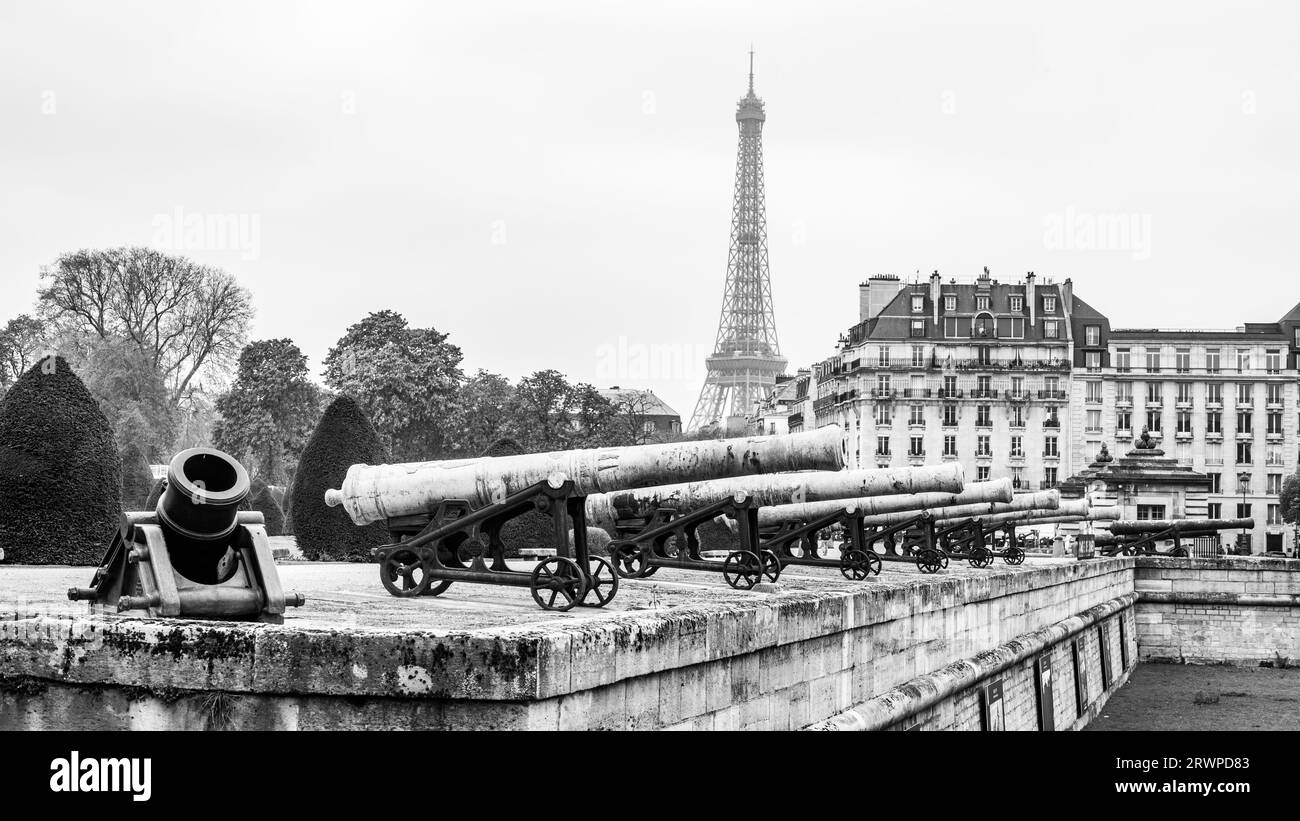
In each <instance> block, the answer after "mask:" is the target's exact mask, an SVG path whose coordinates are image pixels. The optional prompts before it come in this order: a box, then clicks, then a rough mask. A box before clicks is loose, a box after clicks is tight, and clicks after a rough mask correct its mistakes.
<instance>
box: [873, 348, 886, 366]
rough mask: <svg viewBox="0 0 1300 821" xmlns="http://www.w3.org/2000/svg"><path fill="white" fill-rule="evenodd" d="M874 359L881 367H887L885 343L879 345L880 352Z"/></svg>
mask: <svg viewBox="0 0 1300 821" xmlns="http://www.w3.org/2000/svg"><path fill="white" fill-rule="evenodd" d="M876 361H877V362H879V363H880V367H882V368H888V367H889V348H888V347H887V346H885V345H881V346H880V353H879V355H878V357H877V359H876Z"/></svg>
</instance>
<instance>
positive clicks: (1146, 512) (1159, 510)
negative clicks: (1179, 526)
mask: <svg viewBox="0 0 1300 821" xmlns="http://www.w3.org/2000/svg"><path fill="white" fill-rule="evenodd" d="M1163 518H1165V506H1164V505H1138V521H1140V522H1145V521H1151V520H1153V519H1163Z"/></svg>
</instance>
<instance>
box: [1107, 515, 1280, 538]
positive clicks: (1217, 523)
mask: <svg viewBox="0 0 1300 821" xmlns="http://www.w3.org/2000/svg"><path fill="white" fill-rule="evenodd" d="M1254 526H1255V520H1254V519H1141V520H1136V521H1134V520H1132V519H1126V520H1122V521H1116V522H1111V523H1110V524H1109V525H1106V527H1107V528H1108V529H1109V530H1110V532H1111V533H1112V534H1114V535H1116V536H1125V535H1131V534H1143V533H1158V532H1160V531H1161V530H1169V529H1170V528H1173V527H1177V528H1178V529H1179V530H1180V531H1188V532H1190V531H1205V532H1206V533H1210V532H1218V531H1220V530H1243V529H1248V528H1253V527H1254Z"/></svg>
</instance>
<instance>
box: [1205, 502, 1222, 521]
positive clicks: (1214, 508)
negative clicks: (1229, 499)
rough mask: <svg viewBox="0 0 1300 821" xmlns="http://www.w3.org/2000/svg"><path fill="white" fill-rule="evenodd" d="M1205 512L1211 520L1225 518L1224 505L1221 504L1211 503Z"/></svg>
mask: <svg viewBox="0 0 1300 821" xmlns="http://www.w3.org/2000/svg"><path fill="white" fill-rule="evenodd" d="M1205 510H1206V514H1207V515H1208V516H1209V517H1210V518H1211V519H1219V518H1222V517H1223V503H1221V502H1210V503H1209V504H1208V505H1206V506H1205Z"/></svg>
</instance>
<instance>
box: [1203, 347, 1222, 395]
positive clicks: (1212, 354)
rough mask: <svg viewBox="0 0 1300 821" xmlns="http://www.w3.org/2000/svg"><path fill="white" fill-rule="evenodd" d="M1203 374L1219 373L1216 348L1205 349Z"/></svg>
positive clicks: (1217, 350)
mask: <svg viewBox="0 0 1300 821" xmlns="http://www.w3.org/2000/svg"><path fill="white" fill-rule="evenodd" d="M1205 372H1206V373H1218V372H1219V349H1218V348H1206V349H1205ZM1216 387H1218V386H1216Z"/></svg>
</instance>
